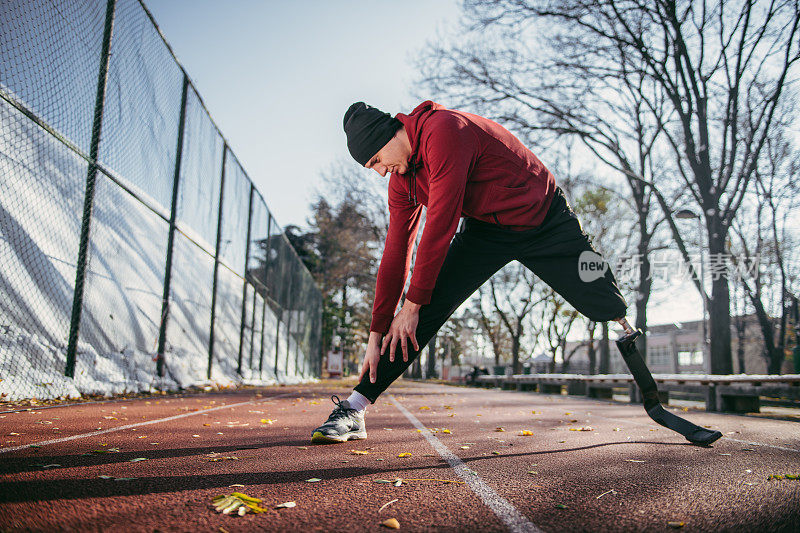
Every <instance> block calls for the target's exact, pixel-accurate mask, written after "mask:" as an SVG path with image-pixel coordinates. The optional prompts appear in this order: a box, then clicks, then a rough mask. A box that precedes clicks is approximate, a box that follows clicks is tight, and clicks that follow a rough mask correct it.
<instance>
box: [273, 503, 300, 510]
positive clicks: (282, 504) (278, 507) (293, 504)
mask: <svg viewBox="0 0 800 533" xmlns="http://www.w3.org/2000/svg"><path fill="white" fill-rule="evenodd" d="M295 506H297V504H296V503H295V502H283V503H279V504H278V505H276V506H275V509H288V508H290V507H295Z"/></svg>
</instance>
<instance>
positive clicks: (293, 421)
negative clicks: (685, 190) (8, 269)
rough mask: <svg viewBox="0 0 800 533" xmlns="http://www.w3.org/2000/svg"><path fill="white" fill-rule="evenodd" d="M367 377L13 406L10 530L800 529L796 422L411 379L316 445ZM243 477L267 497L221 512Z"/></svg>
mask: <svg viewBox="0 0 800 533" xmlns="http://www.w3.org/2000/svg"><path fill="white" fill-rule="evenodd" d="M354 384H355V382H354V381H350V380H344V381H325V382H322V383H319V384H313V385H303V386H292V387H272V388H263V389H258V390H253V389H248V390H240V391H225V392H216V393H208V394H204V395H200V396H198V395H194V396H188V395H187V396H185V397H179V396H164V397H154V398H148V399H135V400H128V401H116V402H108V403H98V404H79V405H71V406H61V407H55V408H49V409H40V410H36V408H34V409H33V410H26V411H21V412H16V413H3V414H0V444H1V445H2V446H0V531H3V532H5V531H117V532H122V531H143V532H155V531H160V532H167V531H207V532H220V531H221V532H225V531H228V532H231V533H233V532H237V531H303V532H307V531H348V532H357V531H388V529H386V528H385V527H383V526H381V522H383V521H384V520H386V519H387V518H396V519H397V520H398V521H399V523H400V530H401V531H547V532H555V531H604V532H605V531H673V530H674V529H672V528H671V526H670V525H669V523H670V522H682V523H683V524H684V525H683V526H682V528H681V530H682V531H798V530H800V480H788V479H783V480H768V479H767V477H768V475H770V474H785V473H798V472H800V425H799V424H798V423H797V422H791V421H782V420H771V419H763V418H754V417H743V416H734V415H721V414H709V413H705V412H689V413H684V414H685V415H686V416H687V417H689V418H690V419H691V420H692V421H694V422H696V423H698V424H700V425H709V426H713V427H714V428H717V429H719V430H720V431H722V432H723V434H725V437H724V438H723V439H721V440H719V441H718V442H716V443H715V444H714V446H713V447H711V448H699V447H696V446H691V445H689V444H688V443H687V442H686V441H684V440H683V438H682V437H681V436H680V435H677V434H675V433H672V432H670V431H668V430H666V429H664V428H661V427H660V426H657V425H655V424H654V423H652V422H651V421H650V419H649V418H647V416H646V414H645V413H644V411H643V410H642V408H641V406H633V405H626V404H618V403H611V402H603V401H597V400H588V399H585V398H577V397H569V396H553V395H541V394H535V393H526V392H513V391H500V390H485V389H471V388H463V387H451V386H445V385H437V384H427V383H417V382H409V381H404V380H399V381H397V382H396V383H395V384H394V385H392V387H391V388H390V389H389V390H388V391H387V392H386V393H385V394H384V395H383V396H381V397H380V398H379V399H378V401H377V403H376V404H374V405H371V406H370V407H369V408H368V410H367V417H366V421H367V431H368V435H369V438H368V439H367V440H366V441H363V440H362V441H350V442H348V443H345V444H332V445H312V444H311V443H310V435H311V430H312V429H313V428H314V427H316V426H318V425H319V424H321V423H322V422H324V420H325V419H326V418H327V416H328V414H329V413H330V411H331V409H332V408H333V404H332V402H331V400H330V395H331V394H337V395H339V397H340V398H341V399H344V398H346V397H347V395H348V394H349V392H350V390H351V389H352V387H353V385H354ZM262 420H272V421H273V422H272V423H271V424H270V423H262ZM587 426H588V427H591V428H592V430H591V431H575V430H576V429H578V428H581V427H583V428H586V427H587ZM497 427H503V428H504V429H505V431H502V432H501V431H496V428H497ZM426 428H427V429H426ZM418 429H419V430H420V431H418ZM444 429H448V430H450V433H449V434H448V433H445V432H444V431H443V430H444ZM571 429H572V430H571ZM523 430H527V431H530V432H531V433H532V435H530V436H522V435H520V433H521V432H522V431H523ZM31 445H34V446H33V447H32V446H31ZM354 449H355V450H359V451H366V452H369V453H366V454H353V453H351V452H350V450H354ZM97 450H108V451H105V452H98V451H97ZM116 450H118V451H116ZM404 452H408V453H410V454H411V456H409V457H398V455H399V454H400V453H404ZM226 457H227V458H228V459H225V458H226ZM142 458H143V459H144V460H141V459H142ZM133 459H139V460H137V461H132V460H133ZM215 459H216V460H215ZM100 476H105V477H100ZM310 478H319V479H321V481H318V482H307V481H305V480H307V479H310ZM396 478H403V479H407V480H409V481H404V482H403V484H402V485H401V486H399V487H397V486H394V485H393V484H389V483H376V482H375V480H376V479H386V480H392V481H393V480H395V479H396ZM442 480H446V481H455V482H445V481H442ZM235 484H239V485H244V487H231V485H235ZM233 491H240V492H244V493H246V494H248V495H250V496H254V497H257V498H261V499H262V500H263V504H262V505H263V506H264V507H266V508H268V511H267V512H265V513H263V514H258V515H253V514H247V515H245V516H243V517H240V516H226V515H220V514H217V513H216V512H214V510H213V509H212V507H211V506H210V501H211V499H212V498H213V497H214V496H216V495H218V494H229V493H230V492H233ZM286 501H294V502H296V507H294V508H283V509H275V508H274V506H275V505H277V504H279V503H283V502H286ZM388 502H392V503H390V504H389V505H388V506H385V507H384V505H385V504H387V503H388ZM382 507H383V508H382ZM381 508H382V509H381ZM674 525H677V524H674Z"/></svg>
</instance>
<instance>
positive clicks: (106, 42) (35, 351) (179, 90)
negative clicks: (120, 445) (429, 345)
mask: <svg viewBox="0 0 800 533" xmlns="http://www.w3.org/2000/svg"><path fill="white" fill-rule="evenodd" d="M0 186H1V187H2V189H1V190H0V267H1V268H0V394H2V397H3V399H6V400H13V399H20V398H54V397H61V396H76V395H78V394H80V393H116V392H132V391H142V390H150V389H153V388H157V389H162V390H163V389H175V388H178V387H185V386H188V385H197V384H209V383H217V384H223V385H232V384H237V383H242V382H257V383H270V382H276V381H277V382H287V381H297V380H299V379H306V378H312V377H316V376H319V374H320V371H321V348H320V337H321V327H322V322H321V320H322V319H321V316H322V297H321V294H320V292H319V290H318V288H317V287H316V285H315V283H314V280H313V278H312V277H311V275H310V274H309V272H308V270H306V268H305V267H304V265H303V264H302V262H301V261H300V259H299V257H298V256H297V254H296V252H295V251H294V249H293V248H292V246H291V245H290V244H289V241H288V240H287V238H286V236H285V235H284V233H283V232H282V231H281V229H280V228H279V227H278V225H277V224H276V222H275V220H274V218H273V217H272V215H271V214H270V212H269V209H268V208H267V204H266V202H265V201H264V198H263V197H262V195H261V194H260V193H259V191H258V190H256V188H255V187H254V186H253V183H252V181H251V180H250V179H249V177H248V176H247V173H246V172H245V171H244V169H243V168H242V167H241V165H240V164H239V162H238V161H237V159H236V157H235V156H234V154H233V153H232V152H231V150H230V148H229V147H228V145H227V143H226V141H225V139H224V137H223V136H222V135H221V133H220V132H219V130H218V129H217V126H216V125H215V124H214V122H213V121H212V119H211V117H210V116H209V114H208V112H207V110H206V109H205V107H204V105H203V102H202V100H201V98H200V96H199V95H198V94H197V92H196V91H195V89H194V87H193V85H192V83H191V81H190V80H189V79H188V77H187V75H186V73H185V72H184V70H183V69H182V67H181V66H180V65H179V64H178V62H177V61H176V60H175V57H174V56H173V54H172V52H171V50H170V48H169V46H168V45H167V44H166V42H165V40H164V39H163V37H162V35H161V34H160V32H159V30H158V28H157V26H156V25H155V22H154V21H153V19H152V16H151V15H150V13H149V12H148V11H147V9H146V8H145V7H144V5H143V4H142V3H141V2H140V1H138V0H107V1H105V2H104V1H102V0H96V1H91V0H0Z"/></svg>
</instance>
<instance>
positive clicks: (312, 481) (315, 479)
mask: <svg viewBox="0 0 800 533" xmlns="http://www.w3.org/2000/svg"><path fill="white" fill-rule="evenodd" d="M306 481H308V482H309V483H316V482H317V481H322V480H321V479H320V478H318V477H312V478H309V479H307V480H306Z"/></svg>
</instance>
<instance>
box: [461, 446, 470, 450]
mask: <svg viewBox="0 0 800 533" xmlns="http://www.w3.org/2000/svg"><path fill="white" fill-rule="evenodd" d="M461 449H462V450H469V446H461Z"/></svg>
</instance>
